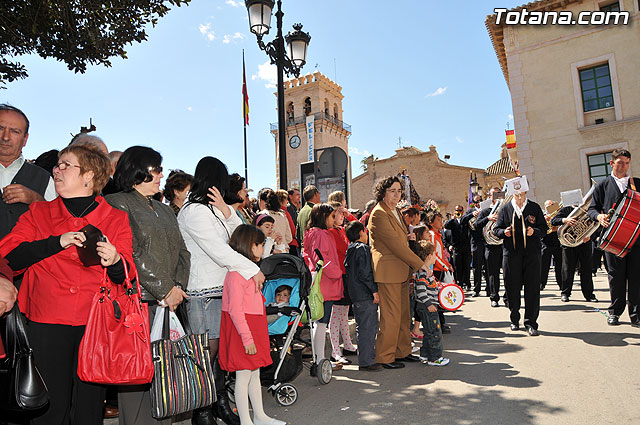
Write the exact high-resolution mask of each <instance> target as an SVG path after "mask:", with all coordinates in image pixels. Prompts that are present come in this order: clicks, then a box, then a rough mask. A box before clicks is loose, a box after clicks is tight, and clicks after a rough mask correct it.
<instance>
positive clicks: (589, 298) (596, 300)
mask: <svg viewBox="0 0 640 425" xmlns="http://www.w3.org/2000/svg"><path fill="white" fill-rule="evenodd" d="M585 301H586V302H588V303H597V302H598V299H597V298H596V297H595V295H591V296H590V297H587V298H585Z"/></svg>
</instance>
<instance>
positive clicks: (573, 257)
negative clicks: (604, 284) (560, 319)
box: [562, 242, 593, 299]
mask: <svg viewBox="0 0 640 425" xmlns="http://www.w3.org/2000/svg"><path fill="white" fill-rule="evenodd" d="M578 261H580V289H581V290H582V295H584V298H585V299H590V298H592V297H593V278H592V277H591V243H590V242H587V243H583V244H582V245H579V246H577V247H575V248H569V247H566V246H563V247H562V295H566V296H571V290H572V289H573V278H574V275H575V273H576V263H577V262H578Z"/></svg>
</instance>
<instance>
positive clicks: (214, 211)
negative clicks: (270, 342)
mask: <svg viewBox="0 0 640 425" xmlns="http://www.w3.org/2000/svg"><path fill="white" fill-rule="evenodd" d="M228 190H229V172H228V171H227V167H226V166H225V165H224V164H223V163H222V162H221V161H220V160H219V159H217V158H213V157H210V156H207V157H204V158H202V159H201V160H200V162H198V165H197V166H196V172H195V174H194V176H193V184H192V185H191V193H190V194H189V198H188V200H187V203H186V204H185V205H184V206H183V207H182V209H181V210H180V213H179V214H178V223H179V225H180V231H181V232H182V236H183V237H184V241H185V243H186V245H187V248H188V249H189V251H190V252H191V273H190V276H189V285H188V286H187V294H188V295H189V298H190V299H189V303H188V304H187V311H188V313H189V321H190V323H191V328H192V329H193V331H194V332H195V333H205V332H208V333H209V348H210V350H211V351H210V354H211V361H212V362H213V374H214V378H215V383H216V392H217V400H216V403H215V405H214V407H213V410H212V409H207V408H205V409H200V410H197V411H195V412H194V416H193V421H192V423H194V424H196V425H205V424H206V425H208V424H215V423H216V421H215V419H214V418H213V417H212V414H213V415H215V416H217V417H218V418H220V419H222V420H223V421H224V422H225V423H227V424H238V425H239V424H240V419H239V418H238V415H236V414H235V413H234V412H233V410H232V409H231V407H230V406H229V398H228V396H227V391H226V388H225V384H224V381H225V375H224V371H223V370H222V369H221V368H220V365H219V363H218V359H217V357H218V344H219V340H220V321H221V318H222V290H223V287H224V279H225V277H226V275H227V271H237V272H238V273H240V274H241V275H242V277H244V278H245V279H250V278H252V277H253V280H254V281H256V285H262V283H263V282H264V275H263V274H262V272H261V271H260V268H259V267H258V265H257V264H255V263H254V262H253V261H251V260H249V259H248V258H247V257H245V256H244V255H242V254H240V253H238V252H236V251H234V250H233V249H232V248H231V247H230V246H229V238H230V237H231V234H232V233H233V231H234V230H235V229H236V227H238V226H239V225H240V224H242V221H241V220H240V217H238V215H237V214H236V212H235V211H234V209H233V208H232V207H230V206H229V205H228V204H227V203H225V201H224V198H223V197H224V196H225V195H226V194H227V191H228ZM258 290H259V288H256V291H258Z"/></svg>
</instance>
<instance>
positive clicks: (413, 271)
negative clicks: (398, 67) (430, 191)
mask: <svg viewBox="0 0 640 425" xmlns="http://www.w3.org/2000/svg"><path fill="white" fill-rule="evenodd" d="M28 133H29V121H28V118H27V116H26V115H25V114H24V113H23V112H22V111H21V110H19V109H17V108H14V107H12V106H9V105H0V164H1V165H0V183H1V185H0V187H2V198H1V200H0V207H1V209H0V237H1V238H2V240H0V257H1V260H0V315H1V314H4V313H6V312H8V311H10V310H11V309H12V307H13V305H14V303H15V302H16V299H17V303H18V304H19V307H20V310H21V312H22V313H23V314H24V316H25V317H26V319H27V333H28V336H29V340H30V343H31V345H32V347H33V350H34V354H35V358H36V363H37V366H38V369H39V371H40V373H41V374H42V376H43V378H44V380H45V382H46V384H47V386H48V388H49V394H50V398H51V399H50V403H49V405H48V406H47V407H46V408H45V409H44V410H43V411H42V412H39V414H38V415H37V416H36V417H33V418H30V421H31V423H33V424H36V425H37V424H66V423H67V422H69V420H70V418H71V420H72V421H73V422H74V423H78V424H100V423H102V420H103V412H104V401H105V397H106V398H107V399H109V398H110V397H109V396H107V395H106V388H105V387H104V386H101V385H97V384H92V383H87V382H83V381H81V380H80V379H79V378H78V376H77V373H76V369H77V361H78V345H79V343H80V341H81V339H82V336H83V333H84V328H85V325H86V324H87V320H88V314H89V308H90V303H91V300H92V299H93V296H94V294H95V293H96V292H97V291H98V290H99V286H100V283H101V281H102V277H103V273H104V271H105V270H106V273H107V275H108V277H109V279H110V280H111V281H113V282H114V283H121V282H123V281H124V279H125V274H126V273H125V272H126V271H133V270H137V275H138V281H137V282H136V284H137V285H140V289H141V292H142V300H143V302H144V303H146V304H147V305H148V307H149V316H150V317H149V320H150V323H152V322H153V318H154V315H155V313H156V310H157V309H158V308H159V307H160V306H162V307H168V308H169V309H170V310H172V311H173V310H175V309H177V308H179V306H181V305H184V306H185V307H186V311H187V316H188V319H189V322H190V327H191V329H192V330H193V332H194V333H198V334H202V333H205V332H206V333H208V337H209V347H208V348H209V351H210V356H211V359H212V367H213V374H214V379H215V383H216V393H217V394H216V396H217V397H216V402H215V404H214V405H213V406H212V407H206V408H202V409H197V410H195V411H194V412H193V413H192V418H193V419H192V422H193V423H194V424H198V425H203V424H213V423H216V422H215V421H216V418H218V419H221V420H222V421H224V422H225V423H227V424H242V425H247V424H252V423H253V424H256V425H261V424H262V425H266V424H272V425H278V424H282V423H283V422H282V421H278V420H276V419H273V418H270V417H269V416H267V415H266V413H265V412H264V410H263V408H262V395H261V388H260V375H259V373H258V372H259V369H260V368H261V367H263V366H266V365H268V364H270V363H271V357H270V355H269V351H270V348H269V341H268V334H267V316H266V312H265V303H264V299H263V298H262V296H261V294H260V292H259V290H260V288H261V286H262V284H263V282H264V281H265V276H264V274H263V273H262V272H261V270H260V266H259V263H260V261H261V260H262V259H264V258H266V257H268V256H271V255H274V254H279V253H288V254H291V255H295V256H299V257H302V258H303V259H304V261H305V263H306V264H307V266H308V267H309V269H310V270H314V268H315V266H316V264H317V263H318V261H319V260H320V259H321V258H322V259H323V260H324V267H323V270H322V277H321V279H320V281H319V285H320V290H321V293H322V295H323V298H324V303H323V309H324V311H323V313H324V314H323V315H322V318H321V319H319V320H317V321H316V322H314V323H313V325H312V328H311V329H312V332H311V338H312V339H313V342H314V346H315V351H316V358H315V359H313V360H314V361H315V362H316V363H317V362H320V361H321V360H323V359H324V357H325V343H326V339H327V330H328V334H329V341H330V345H331V348H330V353H331V354H330V360H331V362H332V363H331V364H332V367H333V370H334V371H338V370H340V369H341V368H342V367H343V365H347V364H351V363H352V362H353V360H350V359H349V357H350V356H355V355H357V364H358V369H359V370H361V371H363V372H379V371H382V370H383V369H398V368H402V367H404V366H405V363H407V362H416V363H418V362H422V363H424V364H425V365H428V366H434V367H438V366H446V365H447V364H449V363H450V360H449V359H448V358H446V357H444V355H443V354H444V344H443V334H446V333H450V332H451V327H450V326H449V325H447V324H446V316H447V315H449V314H451V313H448V312H446V311H445V310H444V309H443V308H442V307H441V306H440V305H439V302H438V289H439V286H440V285H441V284H443V283H447V282H451V283H452V282H456V283H457V284H458V285H459V286H461V287H462V288H464V289H465V290H466V291H467V292H468V294H469V295H470V296H474V297H479V296H481V295H482V282H483V276H484V281H485V282H486V284H485V295H486V296H488V297H489V299H490V305H491V307H498V306H499V302H500V299H501V291H500V286H501V284H500V281H501V279H500V274H501V273H500V270H501V269H502V270H503V276H504V278H503V281H504V291H503V292H502V300H503V302H504V304H505V305H506V306H507V307H508V308H509V310H510V322H511V329H512V330H514V331H515V330H518V329H520V318H521V317H520V303H521V291H522V289H523V288H524V304H525V309H524V322H523V324H524V327H525V329H526V331H527V332H528V334H529V335H531V336H535V335H538V321H537V319H538V315H539V307H540V291H541V289H544V287H545V285H546V283H547V275H548V273H549V269H550V262H551V258H552V257H553V260H554V267H555V274H556V279H557V282H558V285H559V286H560V289H561V299H562V301H569V297H570V295H571V288H572V285H573V277H574V271H575V268H576V264H577V263H578V262H579V264H580V268H579V270H580V279H581V289H582V293H583V295H584V297H585V300H586V301H589V302H597V299H596V298H595V296H594V293H593V282H592V280H591V273H592V272H594V271H595V270H596V268H597V267H598V266H597V264H596V262H595V261H593V262H592V258H593V257H595V256H596V254H594V252H595V253H597V252H598V251H597V250H595V251H594V250H593V249H592V241H590V240H584V241H583V244H582V245H580V246H579V247H572V248H569V247H560V243H559V241H558V238H557V235H556V233H555V232H549V231H548V229H549V227H548V226H552V230H553V229H554V228H553V226H558V225H569V226H571V225H573V224H575V223H573V222H572V218H571V217H569V213H570V212H571V211H572V208H565V209H563V210H560V211H559V212H558V213H557V214H554V215H553V217H551V216H550V215H549V214H546V215H545V213H543V211H542V209H541V208H540V206H538V204H536V203H535V202H533V201H532V200H529V199H527V197H526V193H525V192H522V191H520V192H516V193H514V194H513V199H512V200H511V201H509V202H506V201H504V200H502V198H501V197H500V196H498V194H500V193H502V192H501V188H492V189H491V190H490V192H489V197H490V199H491V205H490V206H488V207H485V208H480V202H481V201H482V199H481V198H480V197H475V198H474V199H473V200H472V202H470V205H469V207H468V208H467V210H466V211H465V208H464V207H463V206H460V205H458V206H456V208H455V211H453V212H452V213H451V214H448V213H443V212H441V211H440V208H439V207H438V205H437V204H436V203H435V202H433V201H429V202H426V203H425V204H424V205H420V204H414V205H411V204H410V202H409V200H407V196H406V193H405V192H406V191H405V187H404V186H403V185H404V182H405V180H406V178H405V177H404V174H401V175H398V176H388V177H385V178H382V179H380V180H379V181H378V182H377V183H376V185H375V187H374V191H373V199H372V200H371V201H369V202H368V203H367V204H366V205H365V206H364V208H363V209H362V210H355V209H354V210H349V209H348V207H347V201H346V197H345V194H344V193H343V192H334V193H331V194H330V195H329V196H328V199H327V202H322V201H321V199H320V196H321V195H320V192H319V190H318V189H317V188H316V187H315V186H307V187H305V188H303V190H302V191H300V189H299V188H291V189H289V190H288V191H287V190H282V189H280V190H274V189H270V188H264V189H262V190H260V191H259V192H258V193H257V196H256V197H255V198H250V196H249V192H248V189H247V187H246V182H245V179H244V178H243V177H241V176H240V175H238V174H235V173H233V174H229V172H228V169H227V167H226V165H225V164H224V163H223V162H222V161H220V160H219V159H217V158H214V157H210V156H207V157H204V158H202V159H201V160H200V161H199V162H198V164H197V166H196V169H195V172H194V174H193V175H190V174H188V173H186V172H184V171H181V170H174V171H171V173H170V174H169V175H168V178H167V179H166V182H165V186H164V188H163V189H161V187H160V186H161V180H162V179H163V177H164V173H163V167H162V156H161V154H160V153H159V152H157V151H156V150H154V149H152V148H149V147H143V146H132V147H130V148H128V149H126V150H125V151H124V152H109V150H108V148H107V145H106V144H105V143H104V141H102V140H101V139H100V138H98V137H96V136H93V135H90V134H80V135H78V136H76V137H74V138H73V140H72V141H71V143H70V144H69V145H68V146H67V147H65V148H63V149H62V150H61V151H59V152H57V151H50V152H47V153H45V154H43V155H41V157H39V158H38V159H37V160H36V161H34V162H33V163H31V162H30V161H25V159H24V157H23V155H22V149H23V147H24V146H25V144H26V142H27V139H28ZM629 160H630V153H629V152H627V151H615V152H614V155H613V157H612V167H613V174H612V176H611V178H610V179H609V178H608V179H606V180H605V181H604V182H603V183H601V184H600V185H599V186H598V188H596V191H595V192H594V197H593V202H592V204H591V207H590V209H589V214H590V216H591V217H592V218H593V220H597V221H598V222H599V223H600V224H601V225H602V226H604V227H606V226H607V225H608V220H609V218H608V217H609V216H608V215H607V212H608V211H609V209H610V208H611V206H612V204H613V202H615V199H616V198H617V196H616V193H617V194H619V193H620V191H622V190H623V187H624V188H626V187H627V185H628V184H632V185H633V184H637V183H640V181H636V182H635V183H634V181H633V179H631V180H630V179H629V178H628V177H627V176H626V173H627V171H628V168H629ZM629 181H631V183H629ZM634 187H635V186H634ZM616 191H617V192H616ZM403 198H404V199H403ZM612 199H613V200H612ZM498 206H500V208H498ZM574 221H575V220H574ZM88 224H91V225H94V226H95V227H97V228H99V229H100V230H101V231H102V233H103V235H104V236H105V238H104V241H102V242H98V247H97V253H98V255H99V257H100V264H99V265H96V266H89V267H86V266H84V265H83V264H82V262H81V261H80V260H79V258H78V254H77V251H76V249H74V248H75V247H76V246H82V244H83V242H84V241H85V239H86V237H85V235H84V234H83V233H82V232H81V231H80V229H82V228H83V227H84V226H86V225H88ZM486 226H491V227H492V234H493V235H494V237H495V238H496V240H495V241H494V240H487V238H486V236H485V233H484V232H483V230H484V229H485V227H486ZM636 251H638V250H632V251H631V254H630V255H629V256H628V257H626V258H625V259H620V258H618V257H615V256H613V255H611V254H608V253H606V254H605V266H606V267H607V270H608V272H609V281H610V287H611V296H612V303H611V306H610V307H609V317H608V322H609V324H611V325H616V324H618V323H619V322H618V318H619V316H620V315H621V314H622V312H623V310H624V307H625V301H626V292H627V289H628V293H629V296H628V304H629V314H630V317H631V322H632V325H633V326H636V327H637V326H639V325H638V323H639V317H638V304H639V302H638V301H639V300H638V297H639V291H638V282H637V280H635V281H634V280H633V279H631V277H632V276H635V268H636V267H639V266H638V264H639V263H638V261H635V258H636ZM639 255H640V254H639ZM471 270H473V279H472V276H471ZM287 291H288V292H287ZM290 293H291V291H290V290H289V289H280V288H279V289H278V290H276V296H277V299H276V300H277V301H278V302H280V301H282V300H285V302H286V299H288V296H289V295H290ZM350 311H352V312H353V316H354V317H355V321H356V341H352V339H351V334H350V332H349V314H350ZM419 341H422V344H421V348H420V351H419V355H414V354H412V353H413V345H414V343H417V342H419ZM0 354H2V352H1V351H0ZM228 372H235V373H236V384H235V403H236V406H237V410H238V414H236V413H235V412H234V411H233V409H232V408H231V407H230V405H229V398H228V392H227V388H226V386H225V376H226V373H228ZM111 398H114V397H113V396H111ZM249 402H251V406H252V408H253V418H251V416H250V414H249ZM117 405H118V410H119V412H118V414H119V418H120V419H119V421H120V424H124V425H132V424H136V425H137V424H156V423H167V424H168V423H170V422H171V419H170V418H168V419H164V420H156V419H154V418H153V417H152V416H151V398H150V394H149V385H141V386H121V387H119V388H118V390H117Z"/></svg>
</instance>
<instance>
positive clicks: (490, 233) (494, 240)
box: [482, 195, 513, 245]
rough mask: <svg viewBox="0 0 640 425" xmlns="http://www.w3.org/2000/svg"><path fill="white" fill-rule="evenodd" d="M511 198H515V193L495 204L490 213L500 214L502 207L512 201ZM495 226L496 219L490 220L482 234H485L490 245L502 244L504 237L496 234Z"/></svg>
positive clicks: (485, 238)
mask: <svg viewBox="0 0 640 425" xmlns="http://www.w3.org/2000/svg"><path fill="white" fill-rule="evenodd" d="M511 199H513V195H509V196H507V197H506V198H504V199H503V200H501V201H500V203H498V204H496V205H494V206H493V208H492V209H491V212H490V213H489V215H491V214H498V213H499V212H500V210H501V209H502V207H504V206H505V205H507V204H508V203H509V202H511ZM494 227H496V222H495V221H490V222H488V223H487V225H486V226H484V227H483V228H482V236H484V240H485V241H486V242H487V244H489V245H502V239H500V238H498V237H497V236H496V234H495V232H494Z"/></svg>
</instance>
